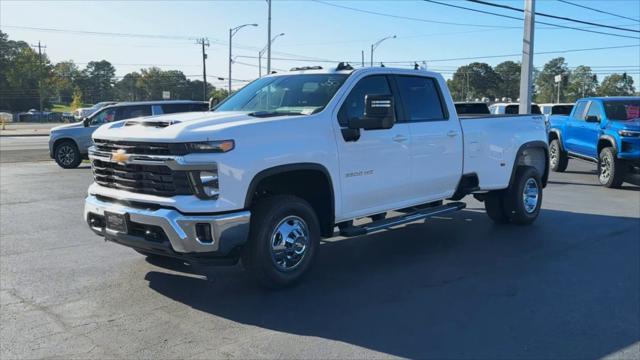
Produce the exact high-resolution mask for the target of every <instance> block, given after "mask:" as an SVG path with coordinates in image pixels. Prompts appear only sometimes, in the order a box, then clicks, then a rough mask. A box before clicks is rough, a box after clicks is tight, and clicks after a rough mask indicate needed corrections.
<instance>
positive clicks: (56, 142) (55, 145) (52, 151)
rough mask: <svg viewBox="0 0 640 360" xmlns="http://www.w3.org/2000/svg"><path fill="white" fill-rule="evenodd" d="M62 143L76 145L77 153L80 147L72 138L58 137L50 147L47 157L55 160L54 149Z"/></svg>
mask: <svg viewBox="0 0 640 360" xmlns="http://www.w3.org/2000/svg"><path fill="white" fill-rule="evenodd" d="M64 141H71V142H72V143H74V144H75V145H76V148H77V149H78V151H80V146H79V145H78V142H77V141H76V139H74V138H72V137H66V136H65V137H60V138H57V139H55V140H54V142H53V144H52V145H51V149H50V151H49V156H50V157H51V158H52V159H53V158H55V152H56V148H57V147H58V145H59V144H60V143H62V142H64ZM80 155H82V153H80Z"/></svg>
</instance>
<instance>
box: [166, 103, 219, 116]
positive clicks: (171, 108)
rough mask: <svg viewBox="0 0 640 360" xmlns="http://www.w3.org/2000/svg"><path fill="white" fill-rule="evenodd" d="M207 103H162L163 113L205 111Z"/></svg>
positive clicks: (207, 106) (207, 108) (207, 107)
mask: <svg viewBox="0 0 640 360" xmlns="http://www.w3.org/2000/svg"><path fill="white" fill-rule="evenodd" d="M207 110H209V105H208V104H206V103H202V104H200V103H184V104H162V113H163V114H174V113H180V112H188V111H207Z"/></svg>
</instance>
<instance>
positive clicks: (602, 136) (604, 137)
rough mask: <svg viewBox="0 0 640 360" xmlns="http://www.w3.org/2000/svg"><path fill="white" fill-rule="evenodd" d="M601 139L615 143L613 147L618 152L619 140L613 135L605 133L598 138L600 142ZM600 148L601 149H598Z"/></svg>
mask: <svg viewBox="0 0 640 360" xmlns="http://www.w3.org/2000/svg"><path fill="white" fill-rule="evenodd" d="M600 140H606V141H608V142H610V143H611V144H613V148H614V149H615V150H616V153H617V152H618V142H617V141H616V139H615V138H614V137H613V136H611V135H607V134H603V135H600V137H599V138H598V143H599V142H600ZM598 150H600V149H598ZM598 156H600V151H598Z"/></svg>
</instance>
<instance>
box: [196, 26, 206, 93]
mask: <svg viewBox="0 0 640 360" xmlns="http://www.w3.org/2000/svg"><path fill="white" fill-rule="evenodd" d="M197 43H198V44H201V45H202V99H203V100H204V101H209V99H208V98H207V54H206V53H205V52H204V47H205V46H206V47H209V39H207V38H200V39H198V41H197Z"/></svg>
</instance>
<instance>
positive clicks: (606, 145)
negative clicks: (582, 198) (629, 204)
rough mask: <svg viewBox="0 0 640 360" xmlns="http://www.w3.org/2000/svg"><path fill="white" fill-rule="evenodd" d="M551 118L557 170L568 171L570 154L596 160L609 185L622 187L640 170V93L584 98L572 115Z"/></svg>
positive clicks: (551, 152) (603, 181)
mask: <svg viewBox="0 0 640 360" xmlns="http://www.w3.org/2000/svg"><path fill="white" fill-rule="evenodd" d="M549 121H550V127H551V128H550V131H549V161H550V167H551V169H552V170H553V171H558V172H562V171H564V170H565V169H566V168H567V164H568V163H569V158H579V159H583V160H588V161H592V162H594V163H596V164H598V179H599V180H600V183H601V184H602V185H604V186H606V187H619V186H620V185H621V184H622V182H623V181H624V180H625V178H626V176H627V175H629V174H631V173H636V174H637V173H638V172H640V97H637V96H636V97H593V98H585V99H580V100H578V102H576V105H575V106H574V107H573V111H572V112H571V114H570V115H568V116H551V117H550V120H549Z"/></svg>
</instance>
